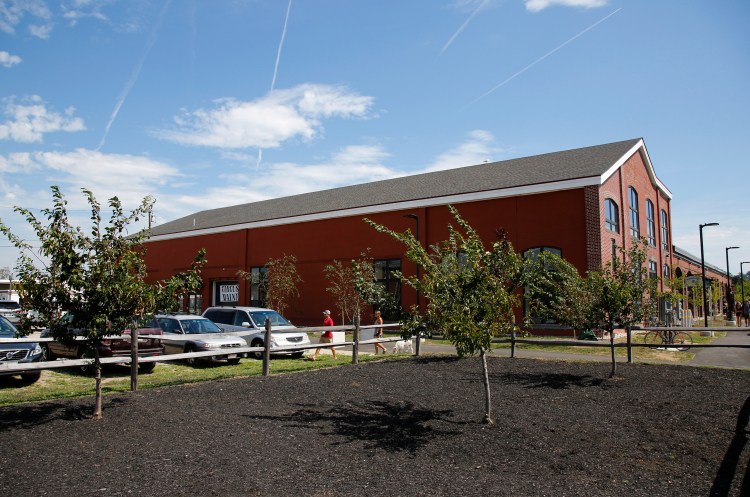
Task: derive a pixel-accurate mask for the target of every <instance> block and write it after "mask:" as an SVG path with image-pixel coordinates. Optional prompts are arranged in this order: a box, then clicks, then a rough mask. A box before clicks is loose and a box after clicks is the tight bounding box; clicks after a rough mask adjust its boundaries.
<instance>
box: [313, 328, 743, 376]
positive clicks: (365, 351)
mask: <svg viewBox="0 0 750 497" xmlns="http://www.w3.org/2000/svg"><path fill="white" fill-rule="evenodd" d="M696 331H700V330H699V329H696ZM635 340H637V339H635ZM713 343H715V344H726V345H750V332H740V331H729V332H727V336H726V337H718V338H716V339H715V341H714V342H713ZM389 345H390V346H389ZM386 348H387V350H388V353H387V354H385V355H390V354H391V349H392V344H386ZM373 349H374V347H373V346H372V345H362V346H360V352H359V353H360V354H362V355H372V353H373ZM695 350H696V353H695V357H694V358H693V359H691V360H690V361H686V362H672V361H658V360H649V361H644V362H649V363H663V364H672V365H682V366H702V367H716V368H730V369H750V348H724V347H721V348H719V347H717V348H696V349H695ZM324 352H327V353H329V354H330V351H328V350H326V349H323V350H321V353H324ZM420 352H421V353H422V354H447V355H455V354H456V349H455V347H453V346H451V345H438V344H424V343H423V344H422V345H421V347H420ZM337 353H340V354H345V355H351V353H352V350H351V347H346V348H341V349H337ZM675 353H680V352H675ZM491 354H492V355H493V356H495V357H510V354H511V351H510V348H501V349H493V350H492V352H491ZM516 357H522V358H532V359H546V360H557V361H592V362H610V360H611V358H610V356H609V354H606V355H594V354H581V353H575V352H557V351H555V352H552V351H544V350H536V349H533V350H532V349H528V348H523V346H519V347H517V348H516ZM626 360H627V359H625V358H620V357H618V358H617V361H618V362H626ZM635 362H639V361H635Z"/></svg>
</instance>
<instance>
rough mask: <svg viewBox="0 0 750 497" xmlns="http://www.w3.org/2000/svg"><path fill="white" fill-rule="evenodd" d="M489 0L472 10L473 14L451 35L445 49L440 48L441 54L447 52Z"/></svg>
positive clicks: (444, 46)
mask: <svg viewBox="0 0 750 497" xmlns="http://www.w3.org/2000/svg"><path fill="white" fill-rule="evenodd" d="M488 1H489V0H484V1H483V2H482V3H480V4H479V6H478V7H477V8H476V9H474V12H472V13H471V15H470V16H469V18H468V19H466V20H465V21H464V23H463V24H462V25H461V27H460V28H458V31H456V32H455V33H453V36H451V37H450V39H449V40H448V41H447V42H445V45H443V49H442V50H440V55H443V52H445V51H446V50H448V47H450V46H451V45H452V44H453V40H455V39H456V38H458V35H460V34H461V32H462V31H463V30H464V29H465V28H466V26H468V25H469V23H470V22H471V20H472V19H473V18H474V16H475V15H477V14H478V13H479V11H480V10H482V7H484V6H485V5H487V2H488Z"/></svg>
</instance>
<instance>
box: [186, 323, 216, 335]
mask: <svg viewBox="0 0 750 497" xmlns="http://www.w3.org/2000/svg"><path fill="white" fill-rule="evenodd" d="M180 324H181V325H182V329H183V330H185V333H189V334H191V335H196V334H200V333H221V328H219V327H218V326H216V325H215V324H214V323H213V321H209V320H208V319H181V320H180Z"/></svg>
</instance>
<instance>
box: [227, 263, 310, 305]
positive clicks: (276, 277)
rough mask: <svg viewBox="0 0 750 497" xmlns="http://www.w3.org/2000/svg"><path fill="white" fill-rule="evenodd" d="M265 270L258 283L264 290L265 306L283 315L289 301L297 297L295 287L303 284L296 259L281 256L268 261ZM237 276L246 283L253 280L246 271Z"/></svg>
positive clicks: (238, 273)
mask: <svg viewBox="0 0 750 497" xmlns="http://www.w3.org/2000/svg"><path fill="white" fill-rule="evenodd" d="M265 268H266V272H265V274H264V275H263V277H262V279H261V281H260V282H259V283H260V284H261V285H262V286H263V288H264V290H265V293H266V304H267V305H268V307H270V308H272V309H275V310H276V311H278V312H279V314H282V315H283V314H284V311H285V310H286V308H287V307H288V306H289V301H290V299H292V298H296V297H299V290H298V289H297V285H299V284H300V283H303V280H302V277H301V276H300V275H299V273H298V272H297V258H296V257H295V256H293V255H286V254H282V256H281V257H279V258H278V259H274V258H271V259H269V260H268V262H266V265H265ZM237 276H239V277H240V278H242V279H244V280H247V281H252V278H253V276H252V274H250V273H248V272H247V271H238V272H237Z"/></svg>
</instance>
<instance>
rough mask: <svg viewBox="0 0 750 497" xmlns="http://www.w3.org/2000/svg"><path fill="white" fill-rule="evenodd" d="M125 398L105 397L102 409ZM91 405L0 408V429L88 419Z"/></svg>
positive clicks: (45, 404) (113, 405)
mask: <svg viewBox="0 0 750 497" xmlns="http://www.w3.org/2000/svg"><path fill="white" fill-rule="evenodd" d="M126 402H127V399H125V398H119V397H113V398H107V397H105V401H104V404H103V406H102V409H103V410H106V409H109V408H112V407H115V406H117V405H119V404H123V403H126ZM92 411H93V405H70V404H63V403H58V402H43V403H40V404H27V405H21V406H10V407H4V408H3V409H0V431H4V430H10V429H25V428H33V427H35V426H41V425H44V424H47V423H50V422H52V421H59V420H64V421H82V420H84V419H90V418H91V415H92Z"/></svg>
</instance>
